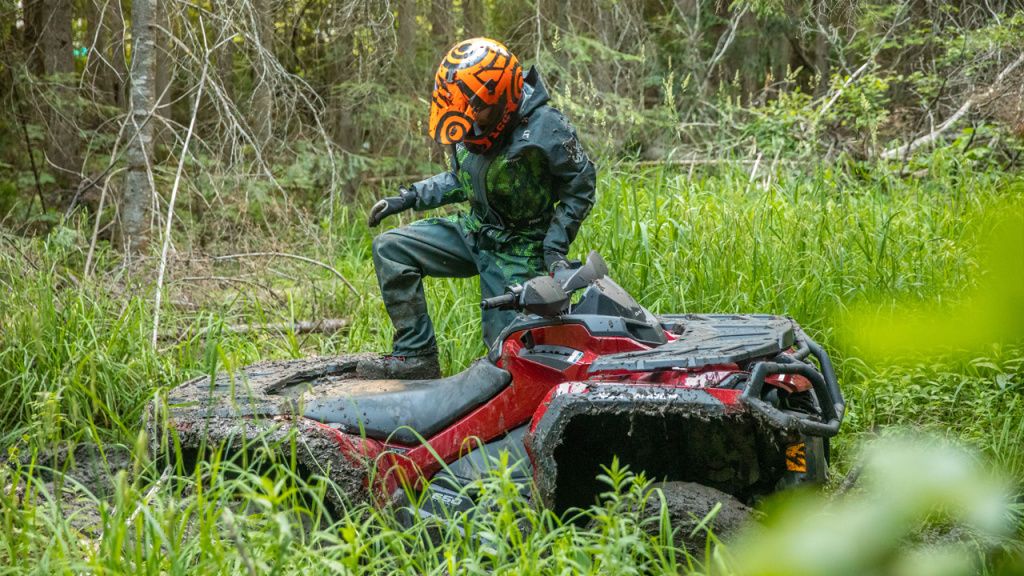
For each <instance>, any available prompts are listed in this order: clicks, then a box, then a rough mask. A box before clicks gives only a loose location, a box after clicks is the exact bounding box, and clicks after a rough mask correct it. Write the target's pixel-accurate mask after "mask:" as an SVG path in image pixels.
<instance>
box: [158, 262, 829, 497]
mask: <svg viewBox="0 0 1024 576" xmlns="http://www.w3.org/2000/svg"><path fill="white" fill-rule="evenodd" d="M574 297H575V303H572V302H573V298H574ZM481 305H482V306H490V307H504V308H510V309H515V310H518V311H520V312H521V313H520V315H519V316H518V317H517V318H516V320H515V321H514V322H513V323H512V324H511V325H509V326H508V327H507V328H506V329H505V330H504V331H503V332H502V334H501V336H500V337H499V338H498V340H497V341H496V342H495V343H494V345H493V346H492V348H491V350H490V352H489V354H488V356H487V358H484V359H481V360H479V361H478V362H477V363H475V364H474V365H472V366H471V367H470V368H468V369H466V370H465V371H464V372H461V373H459V374H456V375H454V376H450V377H448V378H442V379H439V380H416V381H408V380H407V381H397V380H390V381H380V380H361V379H358V378H356V374H355V365H356V361H357V360H358V357H357V356H342V357H337V358H314V359H306V360H295V361H284V362H263V363H259V364H255V365H253V366H249V367H247V368H245V369H243V370H242V371H241V372H239V373H237V374H235V375H234V376H233V377H232V376H229V375H226V374H220V375H218V376H217V377H215V378H213V379H210V378H207V377H203V378H198V379H195V380H192V381H189V382H186V383H184V384H182V385H180V386H179V387H177V388H175V389H174V390H172V391H171V393H170V394H169V397H168V402H169V418H168V425H169V431H170V432H172V433H174V434H176V435H177V436H178V438H179V440H180V442H181V446H182V448H183V449H184V450H183V453H184V454H197V453H199V452H200V451H201V448H202V447H204V446H207V445H209V444H210V443H224V444H225V445H226V446H227V447H228V448H229V449H243V445H244V444H245V443H244V442H243V440H246V439H249V440H251V439H253V437H255V436H259V435H261V434H262V435H265V436H266V435H269V437H270V438H272V439H273V438H281V437H283V436H284V435H285V433H287V432H289V431H294V432H295V433H296V439H297V442H298V444H299V446H298V450H297V452H298V462H299V464H300V465H301V466H303V467H304V468H305V469H306V470H307V471H309V472H310V473H319V474H323V475H326V476H328V477H330V478H332V479H333V480H335V481H336V483H337V484H338V485H339V486H340V487H341V488H342V490H344V491H345V492H346V494H344V495H342V496H343V498H340V499H339V500H341V499H347V500H350V501H351V500H354V501H364V500H367V499H369V498H371V497H374V499H375V500H376V501H378V502H387V501H393V502H402V501H404V498H405V491H404V490H403V488H406V487H409V488H413V489H421V488H424V487H427V489H429V490H431V491H433V492H435V493H433V494H432V495H431V497H430V498H428V499H427V500H426V501H429V502H433V503H434V504H433V505H436V506H441V507H444V506H449V505H450V506H455V507H457V508H459V509H463V508H466V507H467V506H470V505H471V501H470V500H469V495H468V492H466V491H465V490H461V488H462V487H465V486H468V485H470V484H471V483H472V482H474V481H475V480H477V479H478V478H479V475H480V474H481V473H482V472H481V468H482V467H486V466H487V463H488V461H489V457H490V456H494V455H496V454H497V452H498V451H499V450H505V449H507V450H509V451H510V452H512V453H513V454H517V455H519V457H520V460H521V461H520V464H519V468H518V469H517V473H519V474H520V476H519V481H521V482H522V483H523V486H524V490H526V489H528V486H529V484H530V479H531V478H532V479H533V480H534V483H535V486H536V487H537V490H538V492H537V494H536V496H537V497H538V498H539V499H540V500H541V501H542V502H543V503H544V504H545V505H547V506H550V507H553V508H554V509H556V510H558V511H562V510H565V509H567V508H569V507H573V506H582V505H586V504H589V503H591V502H593V501H594V499H595V498H596V495H597V493H598V491H599V490H600V487H599V486H598V485H597V484H596V482H595V481H594V478H595V477H596V476H597V474H599V473H600V466H601V465H607V464H608V463H610V461H611V459H612V457H613V456H617V457H618V458H619V460H620V462H622V463H623V464H628V465H629V466H630V467H631V469H633V470H634V471H645V472H646V473H647V475H648V477H649V478H652V479H655V480H658V481H664V482H667V484H665V485H666V486H669V485H671V486H707V487H709V488H710V489H714V490H710V492H709V493H714V494H719V493H720V494H722V498H733V499H735V500H738V501H739V502H743V503H746V504H751V503H753V502H754V501H756V500H757V499H758V498H760V497H762V496H764V495H767V494H770V493H772V492H775V491H777V490H780V489H783V488H787V487H789V486H793V485H797V484H803V483H814V482H821V481H823V480H824V479H825V471H826V460H827V457H828V441H827V439H828V437H830V436H832V435H835V434H836V433H837V432H838V430H839V426H840V423H841V422H842V418H843V412H844V408H845V402H844V400H843V397H842V393H841V391H840V389H839V385H838V383H837V382H836V378H835V373H834V371H833V369H832V365H831V362H830V361H829V358H828V355H827V354H826V353H825V351H824V350H823V349H822V348H821V347H820V346H818V345H817V344H816V343H814V342H813V341H812V340H811V339H810V338H808V337H807V335H806V334H804V333H803V332H802V331H801V330H800V328H799V327H798V326H797V325H796V323H795V322H794V321H793V320H792V319H790V318H786V317H782V316H770V315H742V314H733V315H723V314H708V315H694V314H690V315H663V316H660V317H659V316H655V315H654V314H651V313H650V312H649V311H648V310H646V309H645V308H644V307H642V306H640V305H639V304H638V303H637V302H636V301H635V300H634V299H633V297H632V296H630V295H629V293H628V292H626V291H625V290H624V289H622V287H620V286H619V285H618V284H616V283H615V282H614V281H613V280H612V279H611V278H610V277H609V275H608V267H607V265H606V264H605V263H604V260H602V259H601V257H600V256H599V255H598V254H597V253H596V252H592V253H591V254H590V256H589V257H588V258H587V262H586V263H584V264H583V265H582V266H577V267H576V268H574V269H569V270H560V271H558V272H557V273H556V275H555V276H554V277H550V276H541V277H538V278H535V279H532V280H530V281H528V282H526V283H525V284H523V285H521V286H512V287H509V291H508V293H507V294H505V295H503V296H499V297H497V298H493V299H490V300H487V301H484V302H483V303H482V304H481ZM811 358H813V361H812V360H811ZM438 458H440V461H439V460H438ZM371 462H372V463H374V464H375V466H376V470H375V473H374V474H367V468H368V464H369V463H371ZM442 479H443V480H444V481H443V482H441V481H440V480H442ZM430 480H438V482H433V483H430V484H429V486H428V482H426V481H430ZM715 490H717V491H718V492H715ZM705 492H707V491H705ZM435 496H436V497H435ZM339 503H340V502H339ZM433 505H432V506H433ZM431 510H433V512H431ZM431 510H419V513H420V514H433V513H439V509H435V508H432V509H431Z"/></svg>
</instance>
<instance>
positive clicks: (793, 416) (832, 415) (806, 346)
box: [740, 329, 846, 438]
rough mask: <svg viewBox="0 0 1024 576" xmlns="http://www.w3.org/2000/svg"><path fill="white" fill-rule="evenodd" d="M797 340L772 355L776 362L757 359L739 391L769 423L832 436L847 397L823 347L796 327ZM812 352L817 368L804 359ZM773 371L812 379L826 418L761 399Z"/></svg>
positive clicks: (745, 401)
mask: <svg viewBox="0 0 1024 576" xmlns="http://www.w3.org/2000/svg"><path fill="white" fill-rule="evenodd" d="M796 341H797V343H798V344H799V345H800V347H799V348H798V349H797V351H796V352H794V353H792V354H787V353H785V352H783V353H781V354H779V355H778V356H776V357H775V359H776V360H777V361H776V362H758V363H756V364H754V367H753V368H752V369H751V371H750V379H749V380H748V382H747V388H746V389H745V390H744V391H743V394H741V395H740V401H741V402H743V403H744V404H745V405H746V406H747V407H748V408H750V409H751V410H752V411H753V412H756V413H758V414H760V415H761V416H763V417H765V418H766V419H767V420H768V421H769V422H770V423H771V424H772V425H774V426H777V427H779V428H783V429H788V430H796V431H799V432H802V433H804V434H807V435H810V436H822V437H826V438H829V437H832V436H835V435H836V434H838V433H839V425H840V424H841V423H842V421H843V414H844V413H845V412H846V400H845V399H844V398H843V392H842V390H840V389H839V382H838V381H837V380H836V372H835V369H834V368H833V367H832V361H831V360H830V359H829V357H828V354H827V353H826V352H825V350H824V348H822V347H821V346H819V345H818V343H817V342H815V341H814V340H812V339H811V338H810V336H808V335H807V334H805V333H804V332H803V330H799V329H797V334H796ZM809 355H813V356H814V357H815V359H817V360H818V364H819V365H820V366H821V371H820V372H819V371H818V370H817V369H815V368H814V366H813V365H811V364H809V363H807V362H805V361H804V360H805V359H806V358H807V356H809ZM773 374H799V375H800V376H803V377H804V378H807V379H808V380H810V381H811V385H812V386H813V387H814V393H815V395H816V396H817V397H818V401H819V403H820V404H821V411H822V415H823V416H824V417H825V419H826V421H825V422H818V421H817V420H814V419H812V418H811V416H809V415H803V414H799V413H795V412H783V411H782V410H779V409H778V408H776V407H775V406H772V405H771V404H770V403H768V402H765V401H764V400H761V390H762V389H763V388H764V383H765V378H767V377H768V376H771V375H773Z"/></svg>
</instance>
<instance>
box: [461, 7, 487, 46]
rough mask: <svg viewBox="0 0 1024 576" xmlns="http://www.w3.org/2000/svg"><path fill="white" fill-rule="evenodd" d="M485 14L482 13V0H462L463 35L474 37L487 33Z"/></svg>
mask: <svg viewBox="0 0 1024 576" xmlns="http://www.w3.org/2000/svg"><path fill="white" fill-rule="evenodd" d="M486 21H487V15H486V14H485V13H484V1H483V0H462V26H463V34H462V35H463V36H464V37H466V38H475V37H477V36H485V35H486V34H487V29H486V24H485V22H486Z"/></svg>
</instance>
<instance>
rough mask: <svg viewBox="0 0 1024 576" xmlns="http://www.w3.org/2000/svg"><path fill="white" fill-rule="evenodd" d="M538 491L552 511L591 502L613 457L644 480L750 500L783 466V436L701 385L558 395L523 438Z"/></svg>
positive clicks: (766, 489)
mask: <svg viewBox="0 0 1024 576" xmlns="http://www.w3.org/2000/svg"><path fill="white" fill-rule="evenodd" d="M527 445H528V447H529V449H530V451H531V454H532V455H533V457H534V463H535V465H536V466H537V473H536V475H535V477H536V480H537V490H538V491H537V494H538V496H539V497H540V500H541V501H542V502H543V503H544V505H546V506H548V507H550V508H553V509H554V510H556V511H559V512H561V511H564V510H566V509H568V508H570V507H583V506H587V505H589V504H591V503H593V502H594V501H595V499H596V497H597V495H598V494H600V493H601V492H602V491H604V490H605V489H606V488H605V486H604V485H603V484H601V483H599V482H598V481H596V480H595V477H596V476H597V475H598V474H600V473H601V466H602V465H605V466H607V465H608V464H609V463H610V462H611V461H612V459H613V458H614V457H617V458H618V459H619V462H620V463H621V464H624V465H628V466H629V467H630V469H631V470H632V471H633V472H636V473H638V472H644V473H646V475H647V477H648V478H652V479H655V480H670V481H683V482H696V483H699V484H703V485H706V486H710V487H713V488H716V489H718V490H722V491H724V492H726V493H728V494H733V495H734V496H736V497H737V498H740V499H741V500H744V501H749V500H750V499H752V498H753V497H755V496H757V495H759V494H766V493H771V492H773V491H774V489H775V486H776V484H777V482H778V480H779V478H780V477H781V475H782V473H783V472H784V469H785V458H784V453H783V451H782V449H781V448H780V446H783V445H785V434H784V433H782V432H780V431H777V430H772V429H769V428H765V427H763V426H762V425H761V424H760V423H759V422H757V421H756V420H755V419H753V418H751V417H750V416H749V415H748V414H746V413H744V412H737V411H727V410H726V409H725V406H724V405H722V404H721V403H720V402H719V401H718V400H716V399H714V398H713V397H712V396H710V395H708V394H706V393H704V392H702V391H699V390H681V389H661V390H652V389H650V388H647V389H643V388H641V387H632V386H599V387H595V388H594V389H593V390H591V391H590V392H588V393H586V394H567V395H563V396H556V397H555V398H554V399H553V400H552V402H551V404H550V406H549V408H548V411H547V413H546V414H545V416H544V417H543V419H542V420H541V422H540V423H539V424H538V426H537V427H536V429H535V430H534V431H533V433H532V434H530V435H528V436H527Z"/></svg>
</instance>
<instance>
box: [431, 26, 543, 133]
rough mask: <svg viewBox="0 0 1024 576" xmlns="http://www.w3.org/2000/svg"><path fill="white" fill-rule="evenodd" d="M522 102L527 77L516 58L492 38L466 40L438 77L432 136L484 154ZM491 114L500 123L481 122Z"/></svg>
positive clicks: (450, 55) (443, 64)
mask: <svg viewBox="0 0 1024 576" xmlns="http://www.w3.org/2000/svg"><path fill="white" fill-rule="evenodd" d="M522 99H523V73H522V67H521V66H520V65H519V60H518V59H517V58H516V57H515V55H514V54H512V53H511V52H510V51H509V50H508V48H506V47H505V46H504V45H503V44H501V43H500V42H497V41H494V40H491V39H488V38H472V39H469V40H464V41H462V42H460V43H458V44H456V45H455V46H454V47H453V48H452V49H451V50H449V51H448V54H447V55H445V57H444V60H442V61H441V65H440V66H439V67H438V69H437V74H436V75H435V76H434V91H433V94H432V95H431V99H430V124H429V130H430V135H431V137H432V138H433V139H434V140H436V141H437V142H438V143H440V144H454V143H457V142H465V144H466V146H467V148H469V149H470V150H471V151H473V152H478V153H479V152H486V151H487V150H488V149H490V148H491V146H493V145H494V142H495V141H497V139H498V138H499V137H500V136H501V134H502V133H503V132H504V131H505V128H506V127H507V126H508V125H509V122H510V121H511V119H512V117H513V115H514V114H515V112H516V110H518V108H519V103H520V102H521V101H522ZM485 110H486V111H487V113H486V114H485V113H484V111H485ZM492 114H493V115H497V119H493V118H487V120H488V121H487V122H481V120H482V118H481V116H485V115H492ZM482 124H483V125H482ZM492 126H493V127H492Z"/></svg>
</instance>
